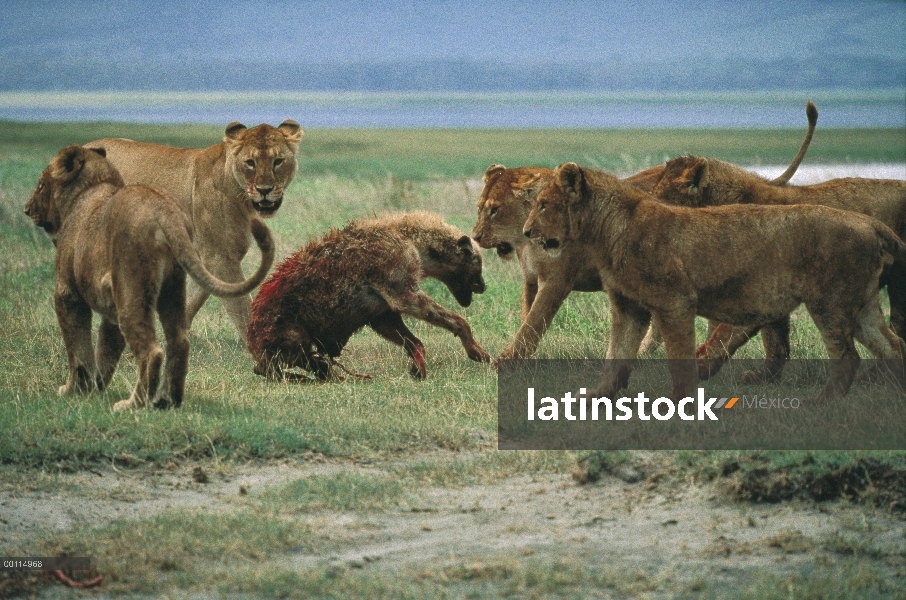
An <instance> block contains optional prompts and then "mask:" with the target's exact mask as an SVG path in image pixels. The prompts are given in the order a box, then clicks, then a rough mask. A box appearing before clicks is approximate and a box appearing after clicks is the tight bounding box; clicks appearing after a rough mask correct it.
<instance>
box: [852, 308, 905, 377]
mask: <svg viewBox="0 0 906 600" xmlns="http://www.w3.org/2000/svg"><path fill="white" fill-rule="evenodd" d="M857 319H858V327H857V328H856V333H855V337H856V339H857V340H859V342H861V343H862V344H863V345H864V346H865V347H866V348H868V349H869V350H870V351H871V353H872V354H874V355H875V357H876V358H878V359H880V364H879V365H878V368H880V369H882V372H884V373H887V374H892V375H893V377H894V379H895V380H896V381H898V382H900V383H901V384H904V383H906V370H904V369H906V366H904V363H903V359H904V358H906V343H904V342H903V340H902V339H901V338H900V337H899V336H898V335H897V334H896V333H894V332H893V330H892V329H891V328H889V327H888V326H887V324H886V323H885V322H884V315H883V313H882V312H881V307H880V306H879V305H878V304H877V303H876V302H875V303H869V304H867V305H866V306H865V308H863V309H862V310H861V311H860V312H859V316H858V317H857Z"/></svg>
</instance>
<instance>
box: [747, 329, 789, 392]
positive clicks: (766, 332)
mask: <svg viewBox="0 0 906 600" xmlns="http://www.w3.org/2000/svg"><path fill="white" fill-rule="evenodd" d="M761 342H762V344H763V345H764V356H765V358H764V366H763V367H762V368H761V369H758V370H755V369H753V370H750V371H745V372H744V373H742V375H741V376H740V378H741V380H742V382H743V383H762V382H775V381H778V380H779V379H780V375H781V373H783V367H785V366H786V363H787V361H788V360H789V359H790V318H789V317H786V318H783V319H778V320H776V321H774V322H773V323H769V324H768V325H765V326H764V327H762V328H761Z"/></svg>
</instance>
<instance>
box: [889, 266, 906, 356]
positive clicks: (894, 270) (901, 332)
mask: <svg viewBox="0 0 906 600" xmlns="http://www.w3.org/2000/svg"><path fill="white" fill-rule="evenodd" d="M886 283H887V296H888V297H889V298H890V328H891V329H892V330H893V332H894V333H895V334H897V336H898V337H900V338H902V339H906V268H904V267H903V266H902V265H901V264H899V263H895V264H893V265H891V266H889V267H888V273H886Z"/></svg>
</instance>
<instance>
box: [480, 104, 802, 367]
mask: <svg viewBox="0 0 906 600" xmlns="http://www.w3.org/2000/svg"><path fill="white" fill-rule="evenodd" d="M806 115H807V117H808V123H809V127H808V131H807V133H806V136H805V140H804V141H803V142H802V145H801V146H800V148H799V152H798V154H797V155H796V157H795V158H794V159H793V161H792V162H791V163H790V165H789V167H787V169H786V171H784V173H783V174H781V175H780V176H778V177H777V178H776V179H774V180H773V181H771V182H770V184H771V185H778V186H779V185H784V184H785V183H787V182H788V181H789V180H790V179H791V178H792V177H793V175H794V174H795V173H796V170H797V169H798V168H799V165H800V164H801V163H802V160H803V158H804V157H805V153H806V151H807V150H808V147H809V144H810V143H811V139H812V135H813V134H814V131H815V125H816V123H817V120H818V111H817V108H816V107H815V105H814V103H812V102H808V103H807V104H806ZM664 169H665V165H657V166H654V167H651V168H649V169H646V170H644V171H642V172H640V173H636V174H635V175H632V176H630V177H627V178H625V179H624V180H623V181H625V182H626V183H630V184H632V185H634V186H635V187H638V188H640V189H643V190H645V191H647V192H650V191H652V189H653V187H654V185H655V184H656V183H657V182H659V181H661V180H662V174H663V171H664ZM552 177H553V170H552V169H547V168H544V167H518V168H514V169H507V168H506V167H504V166H503V165H496V164H495V165H491V166H490V167H488V168H487V170H486V171H485V173H484V176H483V177H482V182H483V183H484V189H483V190H482V192H481V196H480V197H479V199H478V221H477V222H476V223H475V227H474V229H473V230H472V237H473V239H475V241H476V242H478V244H479V245H480V246H481V247H482V248H488V249H490V248H495V249H496V250H497V255H498V256H500V257H501V258H503V259H504V260H508V259H511V258H512V256H513V254H514V253H515V254H516V256H517V257H518V259H519V266H520V267H521V269H522V276H523V287H522V301H521V322H522V325H521V326H520V328H519V331H518V332H517V333H516V336H515V338H514V340H513V343H512V344H511V345H510V346H509V348H507V349H506V350H505V351H504V352H503V353H502V354H501V355H500V356H499V357H498V358H497V360H502V359H510V358H527V357H529V356H531V355H532V354H534V352H535V350H536V349H537V347H538V343H539V342H540V340H541V337H542V336H543V335H544V332H545V331H546V330H547V327H548V326H549V325H550V323H551V321H552V320H553V318H554V315H555V314H556V313H557V311H558V310H559V308H560V305H561V304H562V303H563V300H564V299H565V298H566V296H567V295H568V294H569V293H570V292H571V291H581V292H598V291H601V280H600V278H599V276H598V273H597V271H596V270H595V269H594V268H591V267H588V268H585V269H582V270H579V271H575V272H573V271H563V270H562V265H563V264H568V263H571V261H568V260H567V261H557V262H556V263H554V262H552V260H551V259H550V257H549V256H547V255H546V253H545V252H544V251H543V250H542V249H541V248H539V247H538V245H537V244H530V243H529V240H527V239H526V238H525V236H524V235H523V234H522V229H523V225H524V224H525V221H526V219H527V218H528V215H529V212H530V211H531V208H532V203H533V202H534V200H535V198H536V196H537V195H538V192H539V191H540V190H541V189H542V188H543V187H544V186H545V185H547V184H548V183H549V182H550V181H551V179H552ZM716 325H717V323H714V324H713V326H715V327H716ZM712 328H713V327H712ZM659 343H660V335H659V333H658V331H657V326H656V325H654V324H652V326H651V328H650V329H649V331H648V334H647V335H646V337H645V340H644V341H643V343H642V353H648V352H651V351H653V350H654V349H655V348H656V347H657V346H658V345H659Z"/></svg>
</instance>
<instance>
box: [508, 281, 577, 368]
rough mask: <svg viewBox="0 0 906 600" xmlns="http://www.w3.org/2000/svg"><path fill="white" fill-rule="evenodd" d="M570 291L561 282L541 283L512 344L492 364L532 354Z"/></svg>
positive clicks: (565, 283) (567, 286)
mask: <svg viewBox="0 0 906 600" xmlns="http://www.w3.org/2000/svg"><path fill="white" fill-rule="evenodd" d="M571 290H572V284H571V283H567V282H566V281H563V280H546V281H544V282H543V283H541V284H540V286H539V288H538V293H537V295H536V296H535V298H534V301H533V302H532V306H531V308H530V309H529V311H528V315H527V316H526V317H525V319H524V320H523V322H522V325H521V326H520V327H519V331H517V332H516V336H515V337H514V338H513V343H512V344H510V347H509V348H507V349H506V350H504V351H503V353H501V354H500V356H498V357H497V358H496V359H495V360H494V364H495V365H496V364H497V362H499V361H501V360H507V359H511V358H528V357H530V356H531V355H532V354H534V353H535V350H536V349H537V348H538V343H539V342H540V341H541V338H542V337H543V336H544V332H545V331H547V328H548V327H549V326H550V324H551V322H552V321H553V320H554V316H556V314H557V311H558V310H560V305H561V304H563V301H564V300H565V299H566V297H567V296H568V295H569V292H570V291H571Z"/></svg>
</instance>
